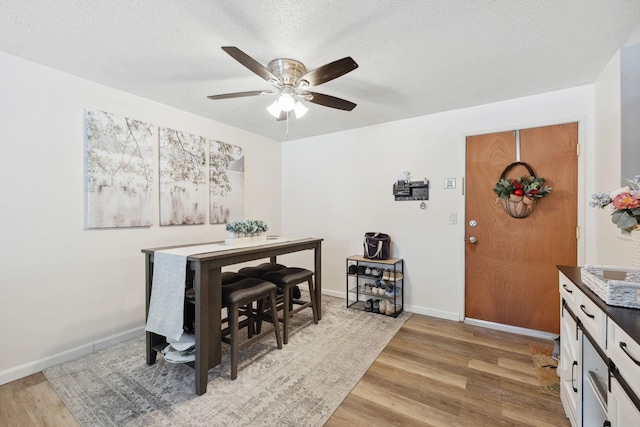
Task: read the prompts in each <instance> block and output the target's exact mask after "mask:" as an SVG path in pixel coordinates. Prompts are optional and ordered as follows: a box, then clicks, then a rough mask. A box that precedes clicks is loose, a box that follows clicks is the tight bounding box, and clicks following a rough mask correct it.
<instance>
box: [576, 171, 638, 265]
mask: <svg viewBox="0 0 640 427" xmlns="http://www.w3.org/2000/svg"><path fill="white" fill-rule="evenodd" d="M626 181H627V185H626V186H624V187H622V188H618V189H617V190H614V191H612V192H610V193H596V194H592V195H591V202H589V205H590V206H591V207H597V208H601V209H607V210H609V211H610V212H611V222H613V223H614V224H615V225H616V226H617V227H618V228H620V229H621V230H624V231H627V232H629V233H631V242H632V251H631V257H632V260H633V265H634V266H638V267H640V228H639V227H638V224H639V223H640V175H636V176H634V177H633V179H626Z"/></svg>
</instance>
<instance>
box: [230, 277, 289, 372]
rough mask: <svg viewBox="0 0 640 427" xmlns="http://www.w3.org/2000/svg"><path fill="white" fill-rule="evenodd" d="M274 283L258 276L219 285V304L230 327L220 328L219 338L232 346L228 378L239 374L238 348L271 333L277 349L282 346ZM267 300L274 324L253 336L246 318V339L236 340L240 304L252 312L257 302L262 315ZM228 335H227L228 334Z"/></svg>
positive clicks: (259, 312)
mask: <svg viewBox="0 0 640 427" xmlns="http://www.w3.org/2000/svg"><path fill="white" fill-rule="evenodd" d="M276 289H277V287H276V285H274V284H273V283H271V282H267V281H265V280H261V279H254V278H245V279H241V280H239V281H236V282H234V283H231V284H228V285H224V286H222V306H223V307H226V308H227V311H228V319H229V327H228V328H226V329H225V330H223V332H222V340H223V341H224V342H226V343H228V344H230V345H231V379H232V380H235V379H236V378H237V377H238V351H239V350H242V349H243V348H245V347H247V346H249V345H251V344H253V343H254V342H255V341H257V340H259V339H261V338H264V337H265V336H267V335H268V334H270V333H271V332H275V334H276V342H277V344H278V348H279V349H280V348H282V337H281V336H280V324H279V321H278V315H277V303H276ZM266 299H268V300H269V301H270V303H271V321H272V322H273V326H272V327H271V328H266V329H265V330H262V331H261V332H260V333H258V334H256V335H253V334H252V329H253V323H252V322H251V318H249V321H248V322H247V323H248V327H249V338H248V339H247V340H245V341H243V342H242V343H240V342H239V333H240V322H239V320H238V318H239V316H240V309H241V307H245V306H246V309H245V310H246V312H247V313H251V311H252V308H251V306H252V305H253V302H254V301H257V302H258V314H257V315H258V316H261V315H262V311H263V305H262V302H263V301H264V300H266ZM228 335H230V337H228Z"/></svg>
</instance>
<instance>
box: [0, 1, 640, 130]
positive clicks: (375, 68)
mask: <svg viewBox="0 0 640 427" xmlns="http://www.w3.org/2000/svg"><path fill="white" fill-rule="evenodd" d="M639 26H640V1H639V0H563V1H558V0H535V1H528V0H527V1H525V0H513V1H507V0H502V1H500V0H455V1H452V0H422V1H420V0H413V1H397V0H338V1H331V0H277V1H272V0H244V1H242V0H216V1H210V0H173V1H172V0H136V1H131V0H124V1H123V0H109V1H104V0H58V1H51V0H4V1H2V2H1V3H0V51H4V52H7V53H9V54H12V55H15V56H19V57H22V58H25V59H28V60H31V61H34V62H37V63H40V64H43V65H47V66H49V67H52V68H55V69H58V70H62V71H65V72H68V73H70V74H74V75H77V76H80V77H83V78H86V79H89V80H92V81H95V82H99V83H102V84H105V85H107V86H110V87H113V88H117V89H121V90H124V91H126V92H130V93H133V94H137V95H141V96H143V97H145V98H149V99H152V100H155V101H158V102H161V103H163V104H167V105H171V106H174V107H177V108H180V109H182V110H186V111H189V112H192V113H195V114H198V115H201V116H204V117H207V118H210V119H212V120H216V121H219V122H222V123H226V124H229V125H232V126H235V127H238V128H241V129H245V130H248V131H250V132H253V133H256V134H260V135H264V136H266V137H269V138H272V139H275V140H278V141H283V140H286V122H284V121H283V122H276V121H275V120H274V119H273V118H272V117H271V116H270V115H269V114H268V113H267V112H266V110H265V108H266V107H267V105H269V104H270V103H271V102H272V101H273V98H272V97H268V96H256V97H251V98H246V97H245V98H236V99H229V100H216V101H212V100H209V99H207V98H206V96H207V95H214V94H220V93H228V92H236V91H249V90H262V89H270V88H271V86H270V85H269V84H268V83H267V82H265V81H264V80H262V79H260V78H259V77H258V76H256V75H255V74H253V73H251V72H250V71H249V70H248V69H246V68H244V67H243V66H242V65H240V64H239V63H238V62H236V61H235V60H234V59H233V58H231V57H230V56H229V55H227V54H226V53H224V52H223V51H222V50H221V49H220V47H221V46H237V47H238V48H240V49H241V50H243V51H244V52H246V53H247V54H249V55H250V56H252V57H253V58H255V59H256V60H257V61H259V62H260V63H262V64H263V65H265V66H266V64H267V63H268V62H269V61H270V60H272V59H274V58H279V57H289V58H294V59H297V60H299V61H302V62H303V63H304V64H305V65H306V67H307V69H308V70H310V69H314V68H317V67H319V66H321V65H324V64H326V63H328V62H331V61H334V60H336V59H339V58H342V57H345V56H351V57H353V59H355V61H356V62H357V63H358V64H359V68H358V69H356V70H355V71H353V72H351V73H349V74H346V75H345V76H342V77H340V78H338V79H336V80H333V81H330V82H328V83H325V84H324V85H321V86H318V87H317V88H314V90H316V91H317V92H321V93H326V94H329V95H333V96H338V97H340V98H344V99H347V100H349V101H352V102H355V103H356V104H358V106H357V107H356V108H355V109H354V110H353V111H351V112H345V111H340V110H334V109H330V108H326V107H322V106H318V105H315V104H310V103H307V106H308V107H309V110H310V111H309V113H308V114H307V115H306V116H305V117H303V118H302V119H299V120H296V119H291V120H290V122H289V139H291V140H292V139H298V138H303V137H308V136H313V135H319V134H326V133H331V132H337V131H342V130H345V129H352V128H358V127H362V126H368V125H371V124H375V123H382V122H387V121H392V120H399V119H404V118H410V117H416V116H421V115H425V114H431V113H435V112H440V111H446V110H451V109H457V108H464V107H469V106H474V105H480V104H486V103H489V102H494V101H500V100H504V99H510V98H516V97H521V96H527V95H533V94H538V93H544V92H549V91H553V90H558V89H564V88H569V87H574V86H579V85H583V84H588V83H592V82H594V81H595V79H596V78H597V76H598V74H599V73H600V72H601V71H602V69H603V68H604V66H605V65H606V64H607V62H608V61H609V60H610V59H611V57H612V56H613V55H614V53H615V52H616V50H617V49H619V48H620V47H622V46H623V45H624V44H625V42H626V41H627V40H628V39H629V37H630V36H631V35H632V34H633V33H634V31H635V30H636V29H637V28H638V27H639Z"/></svg>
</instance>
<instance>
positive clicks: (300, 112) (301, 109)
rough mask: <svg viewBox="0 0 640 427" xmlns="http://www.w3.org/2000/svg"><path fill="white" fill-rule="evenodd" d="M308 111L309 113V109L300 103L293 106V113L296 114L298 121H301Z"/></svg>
mask: <svg viewBox="0 0 640 427" xmlns="http://www.w3.org/2000/svg"><path fill="white" fill-rule="evenodd" d="M307 111H309V109H308V108H307V107H305V106H304V105H303V104H302V102H300V101H298V102H296V105H294V106H293V112H294V113H296V119H299V118H301V117H302V116H304V115H305V114H307Z"/></svg>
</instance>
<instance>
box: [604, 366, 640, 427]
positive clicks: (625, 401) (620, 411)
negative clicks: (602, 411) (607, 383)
mask: <svg viewBox="0 0 640 427" xmlns="http://www.w3.org/2000/svg"><path fill="white" fill-rule="evenodd" d="M632 396H633V395H632V394H629V393H628V392H627V391H626V390H624V388H623V387H622V385H621V384H620V382H619V381H618V379H617V378H616V377H615V376H614V377H613V378H611V391H610V392H609V422H610V423H611V426H616V427H638V426H640V410H639V409H638V406H637V405H638V404H639V402H634V401H633V398H632Z"/></svg>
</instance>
